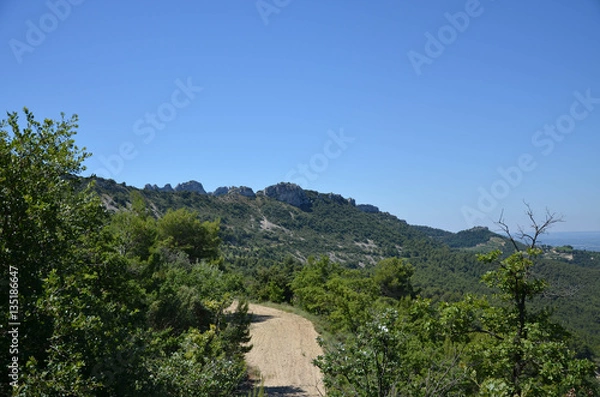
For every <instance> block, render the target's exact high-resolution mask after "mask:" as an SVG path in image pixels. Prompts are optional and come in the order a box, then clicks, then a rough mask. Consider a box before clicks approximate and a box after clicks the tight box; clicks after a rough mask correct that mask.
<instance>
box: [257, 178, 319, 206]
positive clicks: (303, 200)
mask: <svg viewBox="0 0 600 397" xmlns="http://www.w3.org/2000/svg"><path fill="white" fill-rule="evenodd" d="M263 194H264V195H265V196H267V197H271V198H274V199H275V200H278V201H282V202H284V203H288V204H290V205H293V206H294V207H298V208H300V209H303V210H308V209H310V208H311V201H310V199H309V198H308V197H307V196H306V192H305V191H304V190H302V188H301V187H300V186H298V185H296V184H293V183H287V182H282V183H278V184H277V185H273V186H269V187H267V188H265V190H264V191H263Z"/></svg>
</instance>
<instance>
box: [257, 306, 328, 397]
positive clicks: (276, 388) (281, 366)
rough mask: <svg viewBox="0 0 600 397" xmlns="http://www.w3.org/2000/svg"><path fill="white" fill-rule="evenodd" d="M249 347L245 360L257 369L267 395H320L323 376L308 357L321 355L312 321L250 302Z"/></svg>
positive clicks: (274, 396)
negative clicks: (250, 347) (251, 318)
mask: <svg viewBox="0 0 600 397" xmlns="http://www.w3.org/2000/svg"><path fill="white" fill-rule="evenodd" d="M248 311H249V312H251V313H253V322H252V325H251V326H250V334H251V335H252V339H251V341H250V343H251V344H252V346H253V348H252V350H251V351H250V352H249V353H247V355H246V361H247V362H248V365H249V366H250V367H252V368H255V369H258V370H259V371H260V375H261V377H262V378H263V380H264V386H265V391H266V392H267V394H268V396H269V397H280V396H281V397H283V396H285V397H320V396H324V395H325V388H324V387H323V378H322V375H321V372H320V371H319V368H317V367H315V366H314V365H313V364H312V360H313V359H315V358H316V357H317V356H318V355H320V354H323V350H322V349H321V347H320V346H319V345H318V344H317V342H316V338H317V336H318V334H317V332H316V331H315V328H314V326H313V324H312V323H311V322H310V321H308V320H307V319H305V318H303V317H300V316H298V315H296V314H292V313H287V312H284V311H281V310H277V309H273V308H270V307H266V306H261V305H255V304H250V305H249V310H248Z"/></svg>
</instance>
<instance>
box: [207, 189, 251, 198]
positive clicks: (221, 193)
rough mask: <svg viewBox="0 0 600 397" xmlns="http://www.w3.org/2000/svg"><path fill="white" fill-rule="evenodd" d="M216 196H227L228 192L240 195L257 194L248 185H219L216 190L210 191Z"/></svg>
mask: <svg viewBox="0 0 600 397" xmlns="http://www.w3.org/2000/svg"><path fill="white" fill-rule="evenodd" d="M209 194H211V195H213V196H215V197H219V196H225V195H226V194H239V195H240V196H244V197H250V198H254V197H256V194H255V193H254V191H253V190H252V188H249V187H248V186H232V187H227V186H221V187H218V188H217V189H216V190H215V191H214V192H212V193H209Z"/></svg>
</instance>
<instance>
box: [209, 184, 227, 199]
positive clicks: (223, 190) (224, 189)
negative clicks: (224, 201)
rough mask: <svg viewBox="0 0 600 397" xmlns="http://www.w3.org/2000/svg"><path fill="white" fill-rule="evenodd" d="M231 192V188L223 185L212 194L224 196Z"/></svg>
mask: <svg viewBox="0 0 600 397" xmlns="http://www.w3.org/2000/svg"><path fill="white" fill-rule="evenodd" d="M227 193H229V188H228V187H227V186H221V187H218V188H216V189H215V191H214V192H212V193H211V194H212V195H213V196H215V197H219V196H224V195H226V194H227Z"/></svg>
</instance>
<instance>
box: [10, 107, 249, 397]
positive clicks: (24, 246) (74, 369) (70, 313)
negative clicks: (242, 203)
mask: <svg viewBox="0 0 600 397" xmlns="http://www.w3.org/2000/svg"><path fill="white" fill-rule="evenodd" d="M24 114H25V122H24V123H23V124H24V125H23V126H21V125H20V124H21V123H20V120H19V116H18V114H17V113H11V114H9V117H8V119H7V120H5V121H3V122H2V124H1V128H2V130H0V203H1V209H0V211H1V212H0V237H1V238H0V262H2V265H3V267H4V270H3V277H2V281H3V282H2V284H1V287H2V292H3V294H4V295H5V296H7V295H8V290H7V286H8V285H9V283H8V282H7V275H8V274H9V270H10V269H18V275H15V276H14V277H13V278H18V301H19V304H20V305H19V307H18V309H19V310H18V321H19V322H20V323H21V325H20V326H19V330H18V331H19V334H18V342H19V345H18V356H17V357H18V363H19V371H20V373H19V375H20V377H19V379H18V381H17V382H15V386H14V387H9V385H8V384H7V383H4V382H3V383H2V386H0V389H1V390H0V392H1V394H2V395H10V394H11V393H12V394H13V395H19V396H21V395H22V396H43V395H61V396H116V395H122V396H136V395H140V396H141V395H144V396H154V395H155V396H166V395H168V396H191V395H193V396H223V397H225V396H230V395H231V393H232V391H233V390H235V388H236V387H237V386H238V385H239V383H240V381H241V379H242V378H243V377H244V375H245V365H244V360H243V354H244V353H245V352H246V351H247V350H248V349H249V347H248V345H247V343H248V342H249V334H248V327H249V321H250V317H249V315H248V314H247V305H245V304H243V303H241V304H240V305H239V306H238V307H237V309H236V310H234V311H233V312H229V311H226V310H225V309H226V308H227V307H229V305H230V304H231V302H232V293H234V292H235V291H236V290H239V289H240V288H241V287H240V284H241V282H240V280H239V278H236V276H234V275H230V274H226V273H224V272H223V271H222V270H221V269H220V268H219V265H220V262H221V259H220V254H219V243H220V241H219V238H218V231H219V222H218V221H214V222H201V221H200V220H199V219H198V213H195V212H192V211H187V210H178V211H172V212H169V213H167V214H166V215H165V216H164V217H163V218H161V219H158V220H156V219H154V218H153V217H152V216H151V214H150V212H149V211H148V210H147V209H146V206H145V203H144V200H143V198H142V197H141V196H133V197H132V203H133V204H132V208H131V210H130V211H127V212H120V213H117V214H114V215H112V216H109V214H108V213H106V212H105V210H104V209H103V206H102V205H101V201H100V199H99V197H98V196H97V195H96V194H95V193H93V192H92V190H90V188H89V187H85V186H81V184H80V183H81V179H80V178H78V177H77V176H76V175H77V174H78V173H79V172H81V171H82V170H83V169H84V168H83V166H82V162H83V160H84V159H85V158H86V157H87V156H88V154H87V153H85V152H84V151H83V150H80V149H78V148H77V146H75V144H74V140H73V135H74V134H75V130H76V129H77V127H78V126H77V117H76V116H73V117H72V118H71V119H68V120H67V119H65V118H64V115H63V117H62V119H61V120H60V121H53V120H49V119H47V120H44V122H42V123H40V122H37V121H36V120H35V118H34V116H33V114H32V113H31V112H30V111H29V110H27V109H25V110H24ZM7 127H8V128H9V129H8V130H5V128H7ZM13 284H14V283H13ZM6 302H7V301H6V300H3V301H2V304H1V305H2V306H1V307H2V310H3V312H4V313H8V312H9V311H8V308H7V306H6ZM13 321H14V319H13ZM0 327H1V328H0V330H1V333H2V336H3V338H2V341H3V342H2V344H3V347H2V349H3V350H4V351H8V346H7V345H6V341H8V340H9V338H8V337H7V336H8V334H7V331H8V330H7V328H6V322H3V323H1V324H0ZM1 357H2V365H3V366H4V367H5V368H6V367H7V365H8V361H7V360H12V358H11V357H7V356H6V355H2V356H1Z"/></svg>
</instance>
